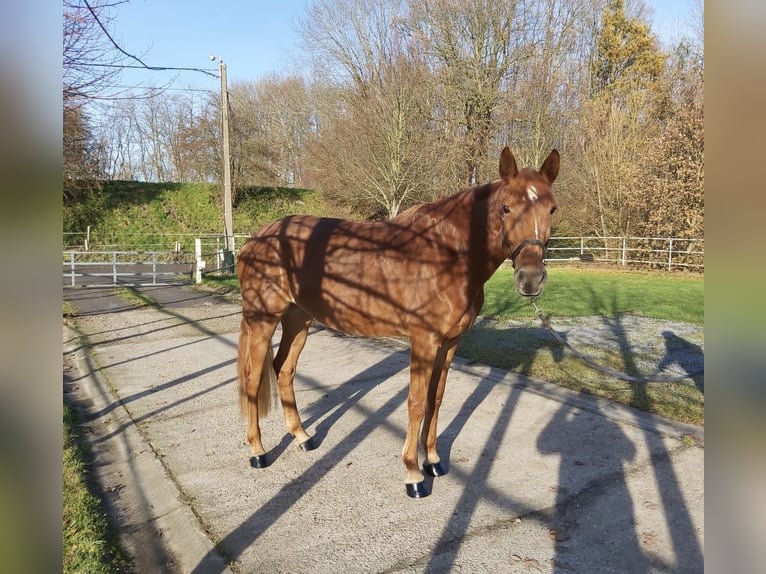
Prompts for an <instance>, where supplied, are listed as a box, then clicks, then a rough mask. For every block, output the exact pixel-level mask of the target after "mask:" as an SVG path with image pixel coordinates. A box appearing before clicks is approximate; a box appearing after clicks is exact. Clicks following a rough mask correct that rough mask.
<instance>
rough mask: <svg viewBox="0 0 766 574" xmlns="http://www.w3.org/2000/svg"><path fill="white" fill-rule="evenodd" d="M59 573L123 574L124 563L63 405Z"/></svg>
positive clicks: (71, 415)
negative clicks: (119, 573)
mask: <svg viewBox="0 0 766 574" xmlns="http://www.w3.org/2000/svg"><path fill="white" fill-rule="evenodd" d="M63 432H64V464H63V469H64V470H63V474H64V483H63V488H64V491H63V531H64V532H63V542H64V545H63V550H64V552H63V572H65V573H69V572H71V573H74V572H87V573H88V574H101V573H104V574H107V573H113V572H121V571H126V570H127V560H126V559H125V555H124V553H123V552H122V551H121V549H120V548H119V547H118V546H117V544H116V542H115V541H114V539H113V537H112V536H111V535H110V532H109V524H108V522H107V520H106V516H105V515H104V513H103V511H102V510H101V506H100V503H99V500H98V498H96V496H94V495H93V494H92V493H91V491H90V489H89V488H88V483H87V462H86V454H85V450H84V447H83V445H82V442H81V439H80V437H79V435H78V434H77V421H76V418H75V415H74V413H73V411H72V410H71V409H69V408H68V407H67V406H66V405H64V423H63Z"/></svg>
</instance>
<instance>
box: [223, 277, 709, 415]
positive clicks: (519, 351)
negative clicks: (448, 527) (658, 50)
mask: <svg viewBox="0 0 766 574" xmlns="http://www.w3.org/2000/svg"><path fill="white" fill-rule="evenodd" d="M211 282H214V283H215V284H217V285H225V286H227V287H228V288H229V289H232V290H238V288H239V287H238V283H237V279H236V278H228V279H220V280H212V279H211ZM537 302H538V304H539V305H540V307H541V308H542V309H543V310H544V312H545V313H546V315H547V316H549V317H550V318H551V319H552V320H553V322H554V324H556V319H557V318H560V319H562V320H566V323H567V326H568V327H570V328H576V327H577V324H578V318H588V319H589V320H590V321H591V322H593V321H594V320H595V323H596V325H598V326H599V327H600V329H599V331H600V333H601V335H600V338H597V339H596V340H594V341H591V342H586V343H585V344H578V347H579V349H580V350H581V351H582V352H584V353H586V354H587V355H588V356H590V357H592V358H593V359H594V360H596V361H597V362H599V363H601V364H604V365H606V366H609V367H611V368H614V369H617V370H620V371H625V372H627V373H628V374H630V375H633V376H639V377H640V376H643V375H646V374H650V373H654V372H656V370H657V369H656V368H650V367H645V366H642V365H646V364H651V363H655V364H656V363H657V362H658V360H659V358H660V357H662V355H663V354H665V353H667V352H668V351H669V350H670V349H668V348H667V347H666V345H676V346H684V345H686V346H688V348H690V349H692V350H693V351H694V352H697V353H701V352H702V351H701V350H700V349H695V347H694V343H693V342H689V341H685V340H684V339H683V338H682V337H676V338H669V339H668V340H667V341H666V340H665V339H663V338H662V336H661V334H659V333H657V334H656V336H654V335H653V340H651V341H648V342H645V343H644V344H642V345H640V348H638V347H634V346H632V345H631V340H632V335H635V334H633V333H630V326H627V327H626V326H625V323H626V318H629V317H632V316H636V317H645V318H652V319H658V320H660V321H668V322H676V323H690V324H692V325H703V324H704V279H703V278H702V277H701V276H697V275H686V274H671V273H666V272H631V271H610V270H605V269H570V268H558V267H555V266H551V267H550V268H549V278H548V286H547V287H546V289H545V291H544V293H543V295H542V296H541V297H540V298H539V299H538V301H537ZM481 315H482V317H483V318H484V319H489V320H482V321H478V322H477V324H476V325H475V326H474V327H473V328H472V329H470V330H469V331H468V332H466V333H465V334H464V335H463V337H462V339H461V341H460V345H459V346H458V351H457V354H458V355H459V356H461V357H464V358H466V359H468V360H470V361H477V362H481V363H484V364H488V365H491V366H494V367H498V368H502V369H505V370H508V371H511V372H514V373H517V374H522V375H527V376H530V377H534V378H537V379H541V380H545V381H548V382H552V383H556V384H558V385H561V386H563V387H567V388H569V389H573V390H577V391H582V392H586V393H590V394H593V395H597V396H601V397H605V398H608V399H610V400H614V401H616V402H619V403H623V404H627V405H631V406H634V407H636V408H639V409H641V410H644V411H648V412H651V413H655V414H658V415H660V416H664V417H667V418H671V419H674V420H679V421H684V422H690V423H694V424H703V422H704V394H703V392H702V390H701V389H699V388H698V387H697V386H696V385H693V384H690V380H688V379H687V380H686V381H684V382H681V383H672V384H666V383H646V384H631V383H625V382H622V381H619V380H616V379H614V378H613V377H610V376H608V375H605V374H603V373H601V372H599V371H595V370H593V369H591V368H590V367H588V366H587V365H585V364H584V363H583V362H582V361H581V360H580V359H578V358H577V357H574V356H573V355H572V354H571V353H570V352H569V351H564V349H563V348H562V346H561V345H560V344H559V343H557V342H555V341H553V340H552V338H551V336H550V335H547V334H546V333H544V332H543V331H542V330H541V328H540V323H539V321H538V319H537V318H536V317H535V315H534V309H533V307H532V306H531V304H530V302H529V301H528V300H526V299H524V298H522V297H520V296H519V295H518V293H517V292H516V289H515V287H514V281H513V271H512V270H510V269H500V270H498V271H497V273H495V275H494V276H493V277H492V278H491V279H490V280H489V281H488V282H487V284H486V285H485V302H484V306H483V308H482V311H481ZM584 320H585V319H583V321H584ZM647 347H649V350H647ZM694 382H695V383H701V377H700V378H699V379H698V380H696V381H694Z"/></svg>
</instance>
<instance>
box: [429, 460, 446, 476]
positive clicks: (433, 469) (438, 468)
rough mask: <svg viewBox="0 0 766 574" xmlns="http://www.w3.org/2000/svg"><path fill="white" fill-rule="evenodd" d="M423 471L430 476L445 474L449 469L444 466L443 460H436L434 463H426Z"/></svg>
mask: <svg viewBox="0 0 766 574" xmlns="http://www.w3.org/2000/svg"><path fill="white" fill-rule="evenodd" d="M423 472H425V473H426V474H427V475H428V476H444V475H445V474H447V470H446V469H445V468H444V467H443V466H442V463H441V462H435V463H433V464H429V463H426V464H424V465H423Z"/></svg>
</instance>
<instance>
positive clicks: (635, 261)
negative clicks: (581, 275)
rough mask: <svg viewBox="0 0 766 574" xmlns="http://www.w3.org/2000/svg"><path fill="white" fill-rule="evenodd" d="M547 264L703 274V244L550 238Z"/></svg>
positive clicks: (676, 240)
mask: <svg viewBox="0 0 766 574" xmlns="http://www.w3.org/2000/svg"><path fill="white" fill-rule="evenodd" d="M547 260H548V262H572V261H588V262H599V263H609V264H618V265H620V266H628V265H631V266H638V267H648V268H656V269H667V270H671V269H688V270H691V271H699V272H703V271H704V270H705V240H704V239H683V238H680V237H551V239H550V241H549V242H548V259H547Z"/></svg>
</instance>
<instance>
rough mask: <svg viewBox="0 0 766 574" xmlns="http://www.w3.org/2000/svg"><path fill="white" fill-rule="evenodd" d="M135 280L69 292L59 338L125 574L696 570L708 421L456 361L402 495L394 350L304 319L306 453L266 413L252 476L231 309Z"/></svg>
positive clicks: (399, 366)
mask: <svg viewBox="0 0 766 574" xmlns="http://www.w3.org/2000/svg"><path fill="white" fill-rule="evenodd" d="M144 289H146V294H147V295H148V296H150V297H152V298H153V299H155V300H156V301H158V302H159V303H160V305H159V306H156V307H146V306H144V307H135V306H131V305H129V304H126V303H125V302H123V301H122V300H120V299H119V298H117V297H115V296H114V294H113V292H112V291H111V290H110V289H79V290H66V289H65V291H64V297H65V298H66V299H68V300H70V301H71V302H72V304H73V306H74V307H75V308H76V309H77V311H78V316H77V317H76V319H75V320H74V322H73V323H70V324H65V325H64V330H63V338H64V359H65V372H64V383H65V385H64V386H65V396H66V397H68V400H69V401H70V402H71V403H72V404H74V405H76V407H77V408H78V409H79V410H80V412H81V414H82V416H83V417H84V419H83V420H84V425H85V426H86V428H87V431H88V437H89V441H90V443H91V444H92V446H93V448H94V451H95V456H96V465H95V472H96V474H97V478H98V480H99V481H100V482H101V485H102V487H103V489H104V492H105V493H106V494H105V496H106V497H107V501H108V505H109V508H110V511H111V513H112V514H113V515H114V516H115V518H116V520H117V521H118V523H119V524H120V525H121V526H120V528H121V531H122V535H123V539H124V542H125V545H126V547H127V548H128V550H129V552H130V553H131V555H132V556H133V557H134V560H135V570H136V571H137V572H148V571H163V572H195V573H201V572H224V571H233V572H264V573H277V572H285V573H288V572H289V573H299V572H311V573H333V574H335V573H337V572H381V573H382V572H391V573H393V572H396V573H405V572H406V573H410V572H411V573H415V572H417V573H421V572H430V573H437V572H438V573H442V572H485V571H493V572H562V573H563V572H588V573H596V572H620V573H624V572H702V571H703V568H704V559H703V551H704V475H703V466H704V448H703V447H702V446H701V445H702V444H703V439H704V433H703V429H701V428H699V427H693V426H690V425H683V424H677V423H672V422H670V421H667V420H664V419H660V418H658V417H654V416H651V415H648V414H646V413H642V412H639V411H635V410H632V409H629V408H626V407H622V406H620V405H616V404H613V403H609V402H607V401H602V400H599V399H596V398H594V397H591V396H588V395H582V394H577V393H572V392H569V391H567V390H564V389H561V388H559V387H557V386H555V385H551V384H548V383H545V382H542V381H534V380H530V379H526V378H522V377H519V376H516V375H514V374H511V373H508V372H505V371H501V370H498V369H493V368H489V367H486V366H481V365H475V364H474V365H468V364H466V362H465V361H461V360H460V359H457V360H456V361H455V364H454V365H453V368H452V370H451V372H450V375H449V378H448V381H447V390H446V393H445V399H444V404H443V406H442V409H441V413H440V418H439V423H440V424H439V436H440V438H439V450H440V453H441V455H442V459H443V460H445V461H446V462H447V466H448V474H447V475H446V476H444V477H440V478H436V479H433V483H432V485H431V487H432V494H431V495H430V496H429V497H427V498H424V499H420V500H413V499H410V498H408V497H407V496H406V494H405V490H404V478H405V473H404V466H403V464H402V463H401V460H400V455H401V450H402V446H403V441H404V435H405V432H406V431H405V429H406V422H407V409H406V399H407V384H408V378H409V376H408V352H407V350H406V348H404V347H401V346H398V345H397V344H395V343H390V342H381V341H370V340H364V339H358V338H352V337H347V336H343V335H339V334H337V333H334V332H331V331H329V330H326V329H323V328H320V327H316V328H313V329H312V332H311V335H310V336H309V340H308V343H307V345H306V349H305V351H304V353H303V355H302V356H301V361H300V362H299V365H298V375H297V377H296V396H297V401H298V407H299V409H300V411H301V415H302V417H303V421H304V424H305V426H306V430H307V431H308V432H309V433H310V434H312V435H313V436H314V440H315V442H316V443H317V444H318V448H316V449H315V450H313V451H311V452H302V451H301V450H299V449H298V448H297V446H296V444H295V443H294V442H293V441H292V439H291V437H289V436H287V435H286V433H285V430H284V422H283V419H282V416H281V408H280V407H277V408H275V409H274V410H273V411H272V414H271V416H270V417H269V418H268V419H267V420H266V421H265V422H264V423H263V424H262V433H263V437H264V446H266V448H267V449H270V450H269V454H268V457H269V460H270V461H271V464H270V466H269V467H268V468H266V469H260V470H256V469H253V468H250V466H249V464H248V456H249V451H248V447H247V444H246V440H245V421H244V420H243V418H242V417H241V416H240V414H239V406H238V397H237V390H236V380H235V376H236V367H235V360H236V345H237V334H238V329H239V311H240V310H239V306H238V305H236V304H232V303H226V302H222V301H220V300H218V299H217V298H216V297H213V296H210V295H205V294H202V293H198V292H196V291H193V290H191V289H189V288H180V287H154V288H151V287H147V288H144ZM75 329H76V330H75ZM275 341H276V340H275ZM692 437H695V438H692ZM421 456H422V455H421Z"/></svg>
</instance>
